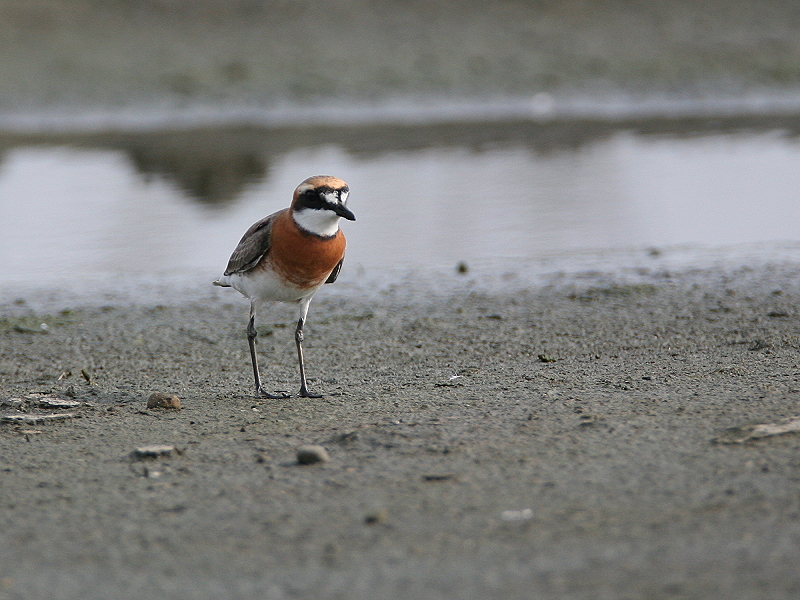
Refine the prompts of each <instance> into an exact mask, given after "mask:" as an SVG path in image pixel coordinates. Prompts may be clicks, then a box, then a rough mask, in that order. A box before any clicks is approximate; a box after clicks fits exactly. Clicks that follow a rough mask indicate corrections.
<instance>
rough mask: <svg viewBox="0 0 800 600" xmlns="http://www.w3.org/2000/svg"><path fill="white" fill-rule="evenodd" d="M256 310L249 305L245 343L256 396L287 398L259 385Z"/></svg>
mask: <svg viewBox="0 0 800 600" xmlns="http://www.w3.org/2000/svg"><path fill="white" fill-rule="evenodd" d="M256 336H258V331H256V312H255V307H253V306H250V322H249V323H248V324H247V343H248V345H249V346H250V359H251V360H252V361H253V377H254V378H255V380H256V396H258V397H260V398H270V399H273V400H277V399H278V398H288V397H289V394H270V393H269V392H266V391H264V388H262V387H261V376H260V375H259V374H258V357H257V356H256Z"/></svg>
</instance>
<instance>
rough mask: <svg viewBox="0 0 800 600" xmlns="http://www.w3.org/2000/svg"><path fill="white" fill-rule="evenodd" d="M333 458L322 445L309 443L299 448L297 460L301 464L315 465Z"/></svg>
mask: <svg viewBox="0 0 800 600" xmlns="http://www.w3.org/2000/svg"><path fill="white" fill-rule="evenodd" d="M330 459H331V457H330V455H329V454H328V451H327V450H325V448H323V447H322V446H317V445H313V444H309V445H306V446H300V447H299V448H298V449H297V462H298V463H300V464H301V465H313V464H316V463H325V462H328V461H329V460H330Z"/></svg>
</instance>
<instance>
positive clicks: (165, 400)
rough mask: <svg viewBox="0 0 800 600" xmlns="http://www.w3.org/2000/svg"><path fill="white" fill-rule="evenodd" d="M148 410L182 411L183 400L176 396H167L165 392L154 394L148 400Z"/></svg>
mask: <svg viewBox="0 0 800 600" xmlns="http://www.w3.org/2000/svg"><path fill="white" fill-rule="evenodd" d="M147 408H164V409H168V410H180V408H181V399H180V398H178V397H177V396H176V395H175V394H165V393H164V392H153V393H152V394H150V397H149V398H148V399H147Z"/></svg>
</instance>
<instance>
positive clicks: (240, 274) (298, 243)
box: [212, 175, 356, 398]
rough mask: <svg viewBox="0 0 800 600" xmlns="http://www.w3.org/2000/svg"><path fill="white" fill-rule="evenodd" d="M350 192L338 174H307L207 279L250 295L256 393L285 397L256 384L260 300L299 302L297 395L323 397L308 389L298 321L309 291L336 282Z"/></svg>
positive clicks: (303, 314)
mask: <svg viewBox="0 0 800 600" xmlns="http://www.w3.org/2000/svg"><path fill="white" fill-rule="evenodd" d="M349 195H350V188H349V187H348V185H347V184H346V183H345V182H344V181H342V180H341V179H339V178H337V177H332V176H329V175H316V176H314V177H309V178H308V179H306V180H305V181H303V182H302V183H301V184H300V185H299V186H297V189H295V191H294V195H293V197H292V203H291V205H290V206H289V208H285V209H283V210H279V211H278V212H275V213H273V214H271V215H269V216H267V217H264V218H263V219H261V220H260V221H258V222H256V223H254V224H253V225H252V226H251V227H250V228H249V229H248V230H247V231H246V232H245V234H244V235H243V236H242V239H241V240H240V241H239V244H238V245H237V246H236V249H235V250H234V251H233V254H231V257H230V260H229V261H228V266H227V267H226V269H225V272H224V273H223V275H222V277H220V278H219V279H217V280H216V281H214V282H212V283H213V284H214V285H217V286H220V287H231V288H233V289H235V290H237V291H238V292H239V293H241V294H242V295H243V296H244V297H246V298H247V299H249V300H250V321H249V323H248V325H247V342H248V345H249V346H250V358H251V360H252V363H253V377H254V379H255V387H256V396H258V397H262V398H288V397H289V394H286V393H280V394H270V393H268V392H267V391H265V390H264V387H263V386H262V383H261V376H260V374H259V370H258V357H257V355H256V337H257V336H258V332H257V331H256V326H255V319H256V313H257V311H258V310H259V309H260V308H261V307H262V305H263V304H264V303H265V302H288V303H294V304H298V305H299V319H298V320H297V327H296V328H295V332H294V339H295V345H296V347H297V359H298V362H299V364H300V397H303V398H321V397H322V396H321V395H320V394H312V393H311V392H310V391H309V390H308V384H307V382H306V371H305V364H304V361H303V340H304V336H303V326H304V325H305V322H306V316H307V315H308V305H309V303H310V302H311V299H312V298H313V297H314V294H316V293H317V291H318V290H319V289H320V288H321V287H322V286H323V285H325V284H326V283H333V282H334V281H336V279H337V277H338V276H339V272H340V271H341V270H342V263H343V262H344V254H345V248H346V245H347V241H346V240H345V237H344V234H343V233H342V230H341V229H340V228H339V221H340V220H341V219H346V220H348V221H355V220H356V217H355V215H354V214H353V212H352V211H351V210H350V209H349V208H347V198H348V196H349Z"/></svg>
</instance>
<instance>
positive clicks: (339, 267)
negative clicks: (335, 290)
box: [325, 259, 344, 283]
mask: <svg viewBox="0 0 800 600" xmlns="http://www.w3.org/2000/svg"><path fill="white" fill-rule="evenodd" d="M343 262H344V259H342V260H340V261H339V264H338V265H336V266H335V267H333V271H331V274H330V275H328V278H327V279H326V280H325V283H333V282H334V281H336V278H337V277H339V271H341V270H342V263H343Z"/></svg>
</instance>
